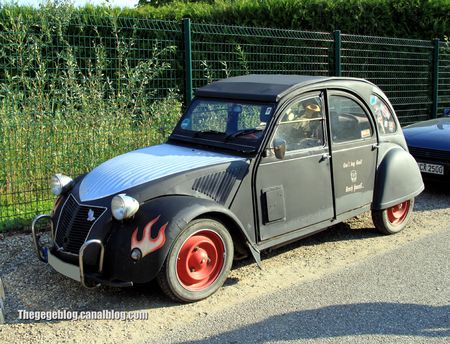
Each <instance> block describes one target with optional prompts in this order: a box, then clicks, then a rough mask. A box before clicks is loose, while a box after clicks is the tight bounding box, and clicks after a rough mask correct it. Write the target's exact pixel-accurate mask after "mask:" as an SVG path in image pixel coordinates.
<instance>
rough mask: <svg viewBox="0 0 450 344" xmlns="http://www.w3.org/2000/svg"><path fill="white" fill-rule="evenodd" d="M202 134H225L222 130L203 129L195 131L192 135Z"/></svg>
mask: <svg viewBox="0 0 450 344" xmlns="http://www.w3.org/2000/svg"><path fill="white" fill-rule="evenodd" d="M203 134H218V135H225V133H224V132H223V131H218V130H212V129H211V130H204V131H197V132H196V133H195V134H194V135H193V137H199V136H200V135H203Z"/></svg>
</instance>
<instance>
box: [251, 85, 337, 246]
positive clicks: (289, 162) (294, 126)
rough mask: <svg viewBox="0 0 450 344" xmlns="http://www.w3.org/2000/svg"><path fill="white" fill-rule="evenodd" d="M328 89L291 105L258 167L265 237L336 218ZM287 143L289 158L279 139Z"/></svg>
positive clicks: (261, 234) (261, 228) (261, 231)
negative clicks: (278, 149) (277, 148)
mask: <svg viewBox="0 0 450 344" xmlns="http://www.w3.org/2000/svg"><path fill="white" fill-rule="evenodd" d="M325 124H326V123H325V107H324V99H323V95H322V93H319V92H316V93H311V94H307V95H304V96H301V97H300V98H297V99H295V100H293V101H292V102H290V103H289V104H287V105H286V106H285V107H284V108H283V110H282V113H281V115H280V116H279V121H278V123H277V126H276V128H275V129H274V133H273V135H272V137H271V139H270V140H269V142H270V143H269V145H268V147H266V148H267V149H266V152H269V153H268V154H266V155H267V156H265V157H263V158H262V160H261V162H260V164H259V166H258V169H257V172H256V179H255V181H256V188H255V190H256V192H257V206H258V215H259V219H258V220H259V238H260V240H266V239H269V238H272V237H275V236H278V235H282V234H285V233H288V232H290V231H293V230H296V229H300V228H304V227H307V226H309V225H312V224H315V223H319V222H321V221H324V220H329V219H331V218H332V217H333V196H332V184H331V166H330V160H329V148H328V140H327V135H326V125H325ZM283 140H284V141H285V142H286V154H285V157H284V159H277V158H276V157H275V156H274V154H273V144H274V142H281V141H283Z"/></svg>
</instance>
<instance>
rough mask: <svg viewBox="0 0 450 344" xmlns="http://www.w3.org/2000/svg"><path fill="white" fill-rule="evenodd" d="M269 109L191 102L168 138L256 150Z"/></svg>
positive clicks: (269, 106)
mask: <svg viewBox="0 0 450 344" xmlns="http://www.w3.org/2000/svg"><path fill="white" fill-rule="evenodd" d="M273 109H274V104H261V103H249V102H241V101H239V102H237V101H224V100H210V99H195V100H194V101H193V102H192V104H191V106H190V107H189V109H188V111H187V112H186V113H185V115H184V116H183V117H182V118H181V119H180V121H179V123H178V125H177V126H176V128H175V131H174V134H173V135H172V136H174V135H175V136H177V137H179V136H184V137H188V138H195V139H196V141H197V142H200V141H201V140H202V139H205V140H208V141H209V142H211V141H216V142H218V143H220V144H223V143H227V144H232V145H233V144H234V145H244V146H248V147H253V148H256V147H257V145H258V144H259V142H260V139H262V137H263V135H264V131H265V129H266V127H267V125H268V123H269V121H270V119H271V118H272V112H273Z"/></svg>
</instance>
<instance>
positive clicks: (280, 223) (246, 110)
mask: <svg viewBox="0 0 450 344" xmlns="http://www.w3.org/2000/svg"><path fill="white" fill-rule="evenodd" d="M51 188H52V191H53V193H54V194H55V195H57V196H58V198H57V200H56V203H55V206H54V209H53V211H52V213H51V215H40V216H38V217H36V218H35V219H34V221H33V226H32V229H33V238H34V243H35V248H36V251H37V254H38V257H39V258H40V259H41V260H43V261H45V262H48V263H49V264H50V265H51V266H52V267H53V268H54V269H55V270H56V271H58V272H60V273H62V274H64V275H66V276H68V277H71V278H73V279H75V280H77V281H80V282H81V284H82V285H84V286H86V287H93V286H98V285H101V284H103V285H110V286H118V287H125V286H132V285H133V284H136V283H145V282H149V281H150V280H152V279H155V278H156V279H157V281H158V283H159V285H160V286H161V288H162V290H163V291H164V292H165V293H166V294H167V295H169V296H170V297H172V298H173V299H176V300H180V301H184V302H192V301H197V300H200V299H203V298H206V297H208V296H209V295H211V294H213V293H214V292H215V291H216V290H217V289H218V288H220V287H221V286H222V284H223V283H224V281H225V280H226V278H227V274H228V272H229V270H230V268H231V265H232V261H233V258H236V257H237V256H242V255H245V254H251V256H253V257H254V259H255V260H256V262H257V263H258V264H260V251H261V250H264V249H267V248H269V247H273V246H275V245H280V244H282V243H287V242H290V241H293V240H295V239H299V238H302V237H305V236H308V235H311V234H313V233H316V232H318V231H320V230H323V229H326V228H327V227H329V226H331V225H334V224H336V223H338V222H341V221H343V220H346V219H348V218H350V217H353V216H355V215H358V214H361V213H363V212H365V211H368V210H371V211H372V216H373V222H374V225H375V227H376V228H377V229H378V230H379V231H381V232H382V233H384V234H392V233H396V232H399V231H401V230H402V229H403V228H404V227H405V226H406V224H407V223H408V220H409V218H410V215H411V212H412V209H413V205H414V197H416V196H417V195H418V194H420V192H421V191H422V190H423V189H424V186H423V182H422V178H421V174H420V171H419V168H418V166H417V163H416V162H415V160H414V159H413V157H412V156H411V155H410V154H409V153H408V149H407V146H406V142H405V139H404V137H403V134H402V130H401V128H400V125H399V122H398V120H397V118H396V115H395V112H394V110H393V108H392V105H391V104H390V102H389V100H388V99H387V97H386V96H385V95H384V93H383V92H382V91H381V90H380V89H379V88H378V87H377V86H375V85H374V84H372V83H370V82H368V81H366V80H363V79H353V78H334V77H313V76H295V75H247V76H240V77H233V78H228V79H223V80H219V81H216V82H213V83H211V84H210V85H208V86H205V87H202V88H200V89H198V90H197V91H196V97H195V99H194V100H193V101H192V103H191V104H190V106H189V108H188V109H187V111H186V112H185V113H184V115H183V116H182V117H181V119H180V121H179V123H178V124H177V126H176V127H175V129H174V130H173V133H172V134H171V135H170V137H169V139H168V141H167V142H166V143H164V144H161V145H157V146H152V147H147V148H142V149H138V150H136V151H133V152H130V153H126V154H123V155H120V156H117V157H115V158H113V159H111V160H109V161H106V162H104V163H103V164H101V165H99V166H98V167H96V168H95V169H94V170H92V171H91V172H90V173H87V174H86V175H82V176H79V177H77V178H75V179H73V180H72V179H71V178H70V177H68V176H64V175H62V174H56V175H54V176H53V177H52V179H51ZM43 219H44V220H47V221H50V224H51V227H52V232H51V233H52V240H51V243H50V245H43V244H42V240H41V237H42V236H41V233H40V232H39V230H38V229H37V226H36V223H37V222H38V221H40V220H43Z"/></svg>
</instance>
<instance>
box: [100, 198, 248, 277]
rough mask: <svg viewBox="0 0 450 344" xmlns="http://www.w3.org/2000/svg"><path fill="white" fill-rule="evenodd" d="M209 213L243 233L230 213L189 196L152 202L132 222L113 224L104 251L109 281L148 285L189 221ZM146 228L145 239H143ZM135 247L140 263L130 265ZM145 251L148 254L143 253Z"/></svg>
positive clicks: (142, 208)
mask: <svg viewBox="0 0 450 344" xmlns="http://www.w3.org/2000/svg"><path fill="white" fill-rule="evenodd" d="M210 212H214V213H221V214H224V215H226V216H228V217H229V218H231V219H233V221H234V222H236V224H238V225H239V226H240V227H241V229H242V225H241V224H240V222H239V220H238V219H237V218H236V216H235V215H234V214H233V213H232V212H231V211H230V210H229V209H227V208H225V207H223V206H221V205H220V204H218V203H215V202H213V201H209V200H206V199H200V198H196V197H191V196H164V197H159V198H156V199H152V200H150V201H148V202H145V203H144V204H143V205H141V207H140V209H139V211H138V213H137V214H136V216H135V218H134V219H133V220H129V221H123V222H122V223H119V222H117V221H114V223H113V230H112V234H111V237H110V239H109V240H108V243H107V247H106V250H105V251H106V252H107V253H106V255H105V266H106V267H108V269H109V271H108V275H110V276H112V279H117V280H122V281H132V282H134V283H146V282H149V281H151V280H152V279H154V278H155V277H156V275H157V274H158V272H159V271H160V270H161V268H162V266H163V264H164V261H165V259H166V257H167V254H168V253H169V250H170V248H171V247H172V244H173V242H174V240H175V239H176V237H177V236H178V234H179V233H180V232H181V231H182V230H183V229H184V228H185V227H186V226H187V224H188V223H189V222H190V221H191V220H193V219H195V218H196V217H199V216H201V215H203V214H206V213H210ZM146 227H147V236H145V237H144V229H145V228H146ZM242 232H243V233H245V232H244V231H242ZM148 234H150V235H149V236H148ZM162 236H164V238H162ZM145 242H147V244H145ZM136 245H139V248H140V249H141V251H143V257H142V259H141V260H139V261H133V260H132V259H131V256H130V254H131V250H132V248H133V247H136ZM146 249H148V251H149V252H148V253H147V252H145V250H146ZM108 252H112V254H108ZM145 253H147V254H145Z"/></svg>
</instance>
